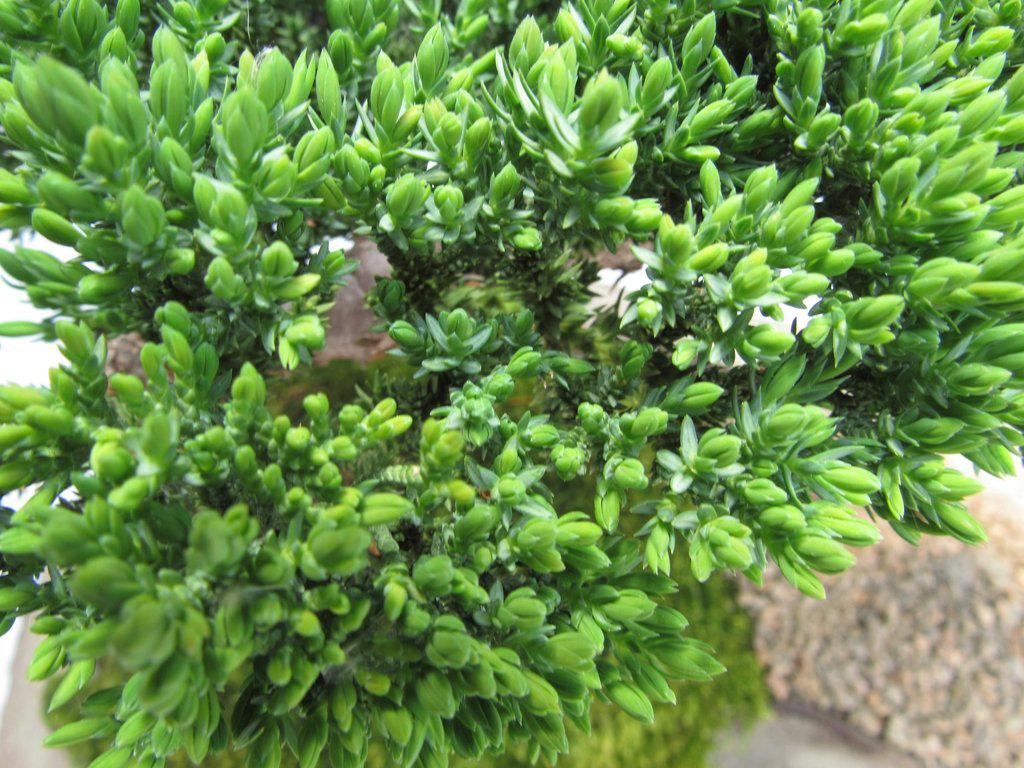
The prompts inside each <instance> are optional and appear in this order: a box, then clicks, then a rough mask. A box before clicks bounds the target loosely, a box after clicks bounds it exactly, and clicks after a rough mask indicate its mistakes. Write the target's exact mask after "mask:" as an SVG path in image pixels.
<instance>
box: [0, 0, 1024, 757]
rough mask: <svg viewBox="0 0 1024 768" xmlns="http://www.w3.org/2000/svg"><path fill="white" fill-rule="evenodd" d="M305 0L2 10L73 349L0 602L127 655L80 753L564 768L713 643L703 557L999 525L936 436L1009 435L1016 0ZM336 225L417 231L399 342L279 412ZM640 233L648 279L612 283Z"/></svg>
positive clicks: (82, 644) (399, 247) (1018, 278)
mask: <svg viewBox="0 0 1024 768" xmlns="http://www.w3.org/2000/svg"><path fill="white" fill-rule="evenodd" d="M258 5H259V4H257V6H258ZM529 10H535V11H537V16H536V17H534V16H530V15H524V13H523V12H524V11H529ZM239 11H240V12H239ZM254 12H256V14H257V18H264V20H268V23H267V24H266V25H265V27H264V29H265V30H266V31H259V29H257V33H258V34H257V38H253V37H252V29H253V27H252V26H251V24H252V20H253V13H254ZM262 12H265V13H266V14H267V15H266V16H263V17H260V15H259V14H260V13H262ZM276 13H289V14H290V13H296V12H295V11H290V10H288V9H287V8H283V7H279V6H277V5H271V4H264V7H263V8H262V10H260V9H259V8H258V7H256V6H251V5H249V6H245V7H244V8H241V9H239V8H238V7H237V6H235V5H234V4H232V3H230V2H227V0H179V1H178V2H174V3H160V4H147V9H146V13H145V14H144V13H143V11H142V8H141V5H140V3H139V2H138V0H118V2H111V3H103V2H99V0H33V2H27V3H22V2H12V1H10V0H0V29H3V32H4V36H3V40H2V45H0V126H2V129H3V132H2V135H0V136H2V140H3V146H4V161H3V163H2V169H0V226H3V227H4V228H6V229H11V230H27V229H31V230H34V231H35V232H36V233H38V234H39V235H40V236H42V237H43V238H45V239H47V240H49V241H50V242H52V243H53V244H54V245H55V246H61V247H64V248H66V249H69V251H70V255H69V256H67V258H65V259H63V260H61V259H58V258H56V257H55V256H52V255H50V254H48V253H46V252H43V251H41V250H35V249H32V248H29V247H26V246H24V245H20V244H19V245H16V246H15V247H14V249H13V250H12V251H9V252H8V251H0V268H2V269H3V271H4V272H5V273H6V275H7V278H8V280H9V281H10V282H11V283H13V284H15V285H17V286H20V287H22V288H24V290H25V293H26V295H27V297H28V298H29V300H30V301H31V302H32V303H33V304H34V305H35V306H36V307H38V308H41V309H42V310H44V318H43V319H42V320H41V321H38V322H27V321H19V322H13V323H7V324H5V325H3V326H2V327H0V332H2V333H3V334H5V335H9V336H36V335H38V336H41V337H43V338H46V339H50V340H57V341H59V343H60V347H61V350H62V353H63V355H64V357H65V360H66V361H65V363H64V364H63V365H62V366H61V367H59V368H56V369H54V370H53V371H52V373H51V377H50V386H49V387H48V388H38V389H37V388H26V387H18V386H7V387H2V388H0V461H2V463H0V493H4V494H7V493H11V492H15V491H22V490H26V489H31V492H30V494H29V495H28V499H27V500H24V499H19V500H18V501H11V502H9V503H10V504H13V505H14V506H13V507H11V508H4V511H3V514H2V516H0V524H2V531H0V553H2V557H3V560H2V561H0V612H2V613H0V628H4V629H6V628H7V627H8V626H9V625H10V623H11V621H12V620H13V618H14V617H16V616H19V615H23V614H28V613H31V612H39V613H40V617H39V618H38V619H37V620H36V622H35V625H34V626H35V629H36V631H38V632H40V633H42V634H44V635H46V639H45V641H44V643H43V644H42V646H41V648H40V651H39V653H38V654H37V656H36V659H35V660H34V662H33V664H32V666H31V670H30V674H31V676H32V677H33V678H36V679H43V678H48V677H50V676H53V675H55V674H56V673H57V672H58V671H60V670H61V669H62V668H64V667H67V669H68V674H67V675H66V676H65V677H64V680H65V681H70V682H66V683H64V682H62V683H61V686H60V687H59V688H58V689H57V690H56V691H55V694H54V695H55V697H56V702H55V704H56V705H68V703H69V702H71V701H73V700H75V694H76V693H77V692H78V690H79V688H81V687H84V686H85V685H86V684H87V683H88V681H89V679H90V677H91V676H92V675H93V674H94V670H95V669H96V668H97V667H98V666H100V665H101V664H110V665H112V667H111V668H116V669H118V670H120V674H121V677H120V678H119V680H118V682H117V683H116V684H115V685H114V686H112V687H110V688H109V689H107V690H104V691H101V692H97V693H96V694H93V695H92V696H90V697H89V699H87V700H86V701H85V702H83V703H82V705H81V717H80V718H79V719H77V720H74V721H71V722H69V723H68V724H67V725H66V726H64V727H62V728H61V729H60V730H58V731H57V732H55V733H54V734H53V736H52V737H51V742H52V743H53V744H55V745H61V746H63V745H67V744H71V743H75V742H79V741H84V740H90V739H106V738H109V737H110V736H111V735H114V734H116V735H115V736H114V740H115V746H114V747H113V748H112V749H111V750H109V751H107V752H106V753H105V754H104V755H102V756H101V757H100V758H98V759H97V761H96V762H95V763H94V768H120V767H121V766H123V765H128V764H132V765H140V766H145V767H146V768H149V767H150V766H154V767H156V766H162V765H163V764H164V761H165V760H166V758H168V757H169V756H172V755H175V754H178V755H180V754H184V755H186V756H187V757H188V758H189V759H191V760H193V761H195V762H200V761H202V760H203V759H205V758H206V757H207V755H212V754H217V753H221V752H224V751H232V750H243V749H244V750H247V755H248V758H247V759H248V761H249V764H250V765H260V766H264V765H269V766H272V768H273V766H276V765H278V764H279V763H280V762H281V760H282V755H283V754H285V753H287V752H291V753H293V755H294V757H295V759H296V760H297V761H298V763H299V764H300V765H301V766H303V768H308V767H309V766H313V765H316V764H318V763H322V762H324V761H326V762H327V763H329V764H331V765H333V766H334V767H335V768H346V767H347V766H359V765H362V764H364V762H365V759H366V755H367V754H368V750H369V745H370V742H371V741H373V742H375V743H377V744H378V745H380V747H381V748H382V749H383V750H384V751H385V752H387V753H388V755H389V757H390V759H391V760H392V761H393V762H395V763H396V764H401V765H407V766H415V765H419V766H425V767H427V766H440V765H446V764H447V763H448V760H449V757H450V756H451V755H453V754H454V755H458V756H461V757H463V758H468V759H472V760H477V759H480V758H481V757H482V756H483V755H484V754H487V753H501V752H503V751H505V750H506V747H507V746H508V745H512V744H517V743H523V744H527V745H529V746H528V747H527V749H528V751H529V754H528V757H530V758H531V759H536V758H539V757H544V758H546V759H549V760H552V761H553V760H554V759H555V758H556V757H557V755H558V754H559V753H563V752H565V751H566V749H567V748H568V746H569V741H568V736H567V730H566V728H567V723H568V724H570V725H575V726H577V727H579V728H581V729H583V730H586V727H587V723H588V722H589V712H590V708H591V705H592V704H593V703H594V702H599V701H600V702H603V701H610V702H613V703H614V704H616V705H617V706H618V707H619V708H620V709H622V710H624V711H625V712H627V713H629V714H631V715H633V716H634V717H636V718H637V719H639V720H641V721H648V720H650V718H651V714H652V709H651V702H652V701H653V702H661V701H666V700H670V699H671V696H672V690H671V687H670V682H669V681H670V680H674V679H686V680H695V679H696V680H704V679H708V678H710V677H711V676H712V675H714V674H717V673H719V672H721V671H722V668H721V665H720V664H719V663H718V662H717V661H716V660H715V659H714V658H713V656H712V655H711V649H710V647H709V646H707V645H706V644H704V643H702V642H700V641H698V640H696V639H694V638H692V637H689V636H686V635H684V634H683V632H682V631H683V629H684V626H685V624H686V621H685V619H684V618H683V615H682V613H680V612H679V611H678V610H676V609H674V608H672V607H670V606H669V605H668V604H667V603H666V600H667V599H668V597H669V595H670V594H671V593H672V592H673V591H674V590H675V588H676V579H677V578H678V573H673V571H678V569H673V567H672V563H673V554H674V553H676V552H679V551H681V550H684V549H685V550H686V551H687V553H688V555H689V563H690V569H691V570H692V572H693V574H694V576H696V578H698V579H700V580H704V579H707V578H710V576H711V575H712V574H713V573H714V572H715V571H719V570H725V571H736V572H740V573H743V574H745V575H746V576H747V577H749V578H752V579H754V580H759V579H760V578H761V577H762V574H763V573H764V571H765V569H766V568H767V567H768V566H769V565H770V564H771V563H773V562H774V563H775V564H777V565H778V567H779V568H780V570H781V572H782V574H783V575H784V576H785V577H786V578H787V579H788V580H790V581H791V582H793V584H795V585H796V586H797V587H798V588H799V589H801V590H802V591H804V592H805V593H807V594H809V595H813V596H816V597H823V596H824V591H823V588H822V585H821V581H820V580H819V578H818V574H821V573H826V574H832V573H838V572H840V571H843V570H845V569H846V568H848V567H849V566H850V565H852V563H853V560H854V558H853V556H852V555H851V554H850V551H849V549H848V547H859V546H867V545H870V544H872V543H873V542H874V541H876V540H877V538H878V535H879V534H878V531H877V529H876V527H875V522H872V521H869V520H868V519H866V518H864V517H862V516H861V515H860V514H859V513H858V512H857V511H856V509H857V508H858V507H865V508H867V509H868V511H869V512H870V514H871V515H872V517H873V518H874V520H875V521H884V522H886V523H888V524H889V525H891V526H892V527H894V528H895V530H897V531H898V532H899V533H900V534H901V535H903V536H904V537H905V538H907V539H909V540H911V541H916V540H917V539H918V538H919V537H920V536H922V535H924V534H945V535H952V536H955V537H957V538H958V539H961V540H963V541H965V542H968V543H972V544H975V543H980V542H981V541H983V539H984V532H983V531H982V530H981V528H980V527H979V526H978V524H977V523H976V522H975V521H974V520H973V518H972V517H971V516H970V515H969V514H968V513H967V511H966V509H965V507H964V505H963V503H962V500H963V499H964V498H965V497H966V496H968V495H970V494H971V493H973V492H975V491H976V490H977V489H978V483H977V482H976V481H974V480H971V479H969V478H967V477H965V476H964V475H962V474H960V473H959V472H957V471H955V470H952V469H948V468H946V467H945V465H944V463H943V458H942V457H943V456H944V455H949V454H962V455H964V456H966V457H967V458H968V459H969V460H971V461H972V462H973V463H974V464H975V465H976V466H977V467H979V468H980V469H983V470H986V471H989V472H992V473H995V474H1006V473H1009V472H1012V471H1013V470H1014V468H1015V464H1016V461H1017V458H1018V456H1019V453H1020V445H1021V442H1022V439H1021V430H1020V426H1021V424H1022V420H1024V410H1022V407H1021V405H1022V403H1024V399H1022V398H1024V393H1022V389H1021V384H1022V376H1024V357H1022V355H1024V342H1022V341H1021V338H1022V335H1021V329H1022V328H1024V323H1022V317H1021V309H1022V307H1024V287H1022V280H1024V272H1022V267H1021V265H1022V264H1024V239H1022V235H1021V231H1020V227H1021V223H1020V222H1021V221H1022V216H1021V213H1022V210H1024V208H1022V203H1021V200H1022V195H1024V193H1022V189H1024V187H1022V186H1021V185H1020V183H1019V174H1020V170H1021V165H1022V163H1021V157H1022V156H1021V154H1020V152H1019V149H1018V146H1019V144H1020V143H1021V138H1022V136H1024V74H1022V70H1021V67H1020V62H1021V58H1022V46H1021V41H1022V37H1021V31H1022V30H1021V7H1020V2H1019V0H1001V1H999V2H995V1H994V2H987V3H986V2H982V3H971V4H966V3H957V2H951V1H939V0H906V1H905V2H904V1H902V0H901V1H898V2H884V3H883V2H873V1H871V0H845V1H844V2H841V3H829V2H821V3H801V2H791V1H787V2H782V0H762V1H760V2H756V1H754V0H751V1H750V2H733V1H732V0H727V1H726V2H714V3H706V2H699V1H698V0H686V1H685V2H669V1H668V0H643V1H637V2H626V1H625V0H579V2H577V3H575V4H565V5H564V6H562V7H553V6H548V5H546V4H542V5H536V6H534V4H533V3H526V4H519V3H516V2H502V3H482V2H476V1H475V0H465V2H460V3H459V4H457V5H455V6H454V7H452V8H447V7H442V6H441V5H440V4H439V3H435V2H428V1H427V0H422V1H416V0H410V2H408V3H406V4H404V5H402V6H399V5H396V4H394V3H383V2H377V1H376V0H331V2H328V3H327V4H326V5H325V7H324V8H323V9H322V12H321V9H315V10H311V11H310V12H309V13H310V15H309V16H308V17H306V16H303V17H302V18H304V19H308V20H309V23H308V25H300V29H301V31H302V33H303V34H302V35H301V36H300V37H301V39H299V40H296V39H293V35H291V33H290V32H289V31H288V30H292V31H294V30H295V25H294V24H292V25H290V26H289V25H287V24H283V23H278V22H274V21H273V19H275V18H277V19H280V16H275V15H274V14H276ZM520 16H522V17H523V18H522V20H521V21H519V17H520ZM318 20H319V22H318ZM318 23H323V24H325V26H324V27H323V28H322V30H321V28H320V27H319V26H318ZM513 24H514V25H515V28H514V30H513V29H512V25H513ZM243 25H244V26H243ZM279 30H280V31H281V33H282V34H284V35H285V37H286V38H287V39H283V40H282V44H283V45H284V46H285V49H286V50H287V52H285V51H283V50H281V49H280V48H272V47H271V48H263V49H262V50H258V51H252V50H247V49H246V46H248V45H252V44H258V45H260V46H262V45H263V44H264V43H265V42H267V41H266V40H263V39H262V37H263V36H264V35H271V31H273V35H275V36H276V34H277V33H278V31H279ZM306 44H309V45H312V46H314V47H312V48H304V49H303V50H299V51H296V50H294V49H295V47H297V46H298V45H306ZM338 233H347V234H350V235H358V236H367V237H370V238H372V239H373V240H375V241H376V242H377V243H378V244H379V246H380V247H381V248H382V249H383V250H384V251H385V253H386V254H387V256H388V257H389V260H390V262H391V264H392V267H393V275H392V277H391V278H390V279H387V280H382V281H380V282H379V283H378V285H377V287H376V289H375V290H374V291H373V293H372V295H371V296H370V298H369V303H370V305H371V306H372V307H373V309H374V311H375V312H376V313H377V314H378V315H379V317H380V318H381V321H382V326H383V327H386V328H387V329H388V331H389V333H390V336H391V338H392V339H393V340H394V341H395V342H396V344H397V345H398V346H397V349H396V350H395V352H396V356H397V357H399V358H401V362H402V365H401V366H399V367H398V368H396V369H391V370H383V369H382V370H381V372H380V375H379V376H378V377H376V378H375V379H374V381H373V385H372V387H370V391H371V393H372V397H371V396H366V397H363V396H358V397H347V398H346V399H347V400H350V401H351V402H348V403H347V404H343V405H341V407H340V408H338V407H337V406H338V405H339V403H338V402H337V401H335V405H334V406H332V404H331V401H330V400H329V399H328V398H327V397H326V396H325V395H323V394H322V393H320V394H309V395H307V396H305V397H304V398H303V401H302V409H301V414H295V417H294V418H293V417H289V416H286V415H280V414H276V413H274V412H272V411H271V410H270V409H268V408H267V406H266V383H265V377H264V375H265V374H266V373H268V372H269V371H270V370H271V369H272V368H273V367H274V366H275V365H277V364H280V365H281V366H283V367H284V368H294V367H296V366H299V365H300V364H303V363H308V362H310V361H311V359H312V356H313V354H314V353H316V352H317V351H318V350H319V349H321V348H322V347H323V345H324V341H325V334H326V330H325V326H324V318H325V317H326V315H327V312H328V310H329V308H330V305H331V302H332V299H333V296H334V294H335V293H336V291H337V289H338V288H339V287H340V286H342V285H343V283H344V278H345V275H346V274H347V273H348V272H350V271H351V270H352V269H353V268H354V267H355V266H356V265H355V264H353V263H351V262H350V261H349V260H348V259H347V258H346V257H345V255H344V254H343V253H342V252H340V251H338V250H337V249H335V248H332V246H331V245H330V242H331V240H330V238H331V236H332V235H335V234H338ZM627 242H632V243H635V244H636V245H634V246H633V251H634V253H635V254H636V257H637V258H638V259H639V261H640V262H641V263H642V264H643V265H644V267H645V269H646V274H647V276H648V277H649V282H648V283H647V284H646V285H644V286H643V287H641V288H639V289H637V290H635V291H634V292H632V293H631V294H629V295H627V296H624V297H621V301H620V302H619V306H617V307H610V308H604V309H594V308H592V307H590V306H589V305H588V304H587V300H588V298H589V292H588V287H587V286H588V284H589V283H590V281H591V279H592V278H593V276H594V274H595V272H596V267H595V261H594V259H593V258H592V254H593V253H594V252H595V251H597V250H599V249H601V248H605V247H607V248H614V247H618V246H619V245H621V244H624V243H627ZM473 281H477V282H480V281H482V282H483V283H485V285H486V290H485V291H484V292H483V298H482V299H479V300H478V299H477V298H476V297H474V294H473V291H472V289H471V288H470V289H468V290H467V287H468V286H471V285H472V284H473ZM496 295H497V296H498V299H497V300H495V298H494V297H495V296H496ZM787 318H789V319H787ZM128 331H133V332H138V333H140V334H141V335H142V336H143V338H144V339H145V340H146V345H145V347H144V348H143V350H142V353H141V365H142V368H143V370H144V372H145V381H143V380H142V379H139V378H135V377H132V376H127V375H123V374H118V375H112V376H108V374H107V373H106V371H105V364H106V338H108V337H114V336H117V335H119V334H122V333H125V332H128ZM399 400H400V401H401V402H399ZM578 478H588V479H591V480H592V481H593V482H594V492H593V500H592V505H591V503H589V502H588V504H587V505H586V509H583V510H577V509H575V508H574V507H573V506H568V505H566V504H565V503H563V501H560V499H562V498H563V497H562V496H561V495H560V494H561V490H562V489H563V488H564V487H568V486H571V484H573V483H575V482H577V481H578ZM15 507H16V508H15ZM236 683H237V684H236Z"/></svg>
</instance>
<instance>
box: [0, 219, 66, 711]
mask: <svg viewBox="0 0 1024 768" xmlns="http://www.w3.org/2000/svg"><path fill="white" fill-rule="evenodd" d="M24 244H25V245H26V246H29V247H33V246H34V247H36V248H39V249H40V250H43V249H45V250H47V251H50V252H51V253H57V249H56V248H55V247H54V246H52V245H51V244H49V243H45V242H33V241H31V240H25V241H24ZM11 247H12V243H11V239H10V236H9V235H8V234H7V233H0V248H6V249H8V250H10V249H11ZM58 255H59V254H58ZM42 316H43V313H42V312H40V311H39V310H37V309H36V308H35V307H33V306H32V305H30V304H28V303H27V302H26V300H25V294H24V293H23V292H22V291H20V290H18V289H16V288H12V287H11V286H10V285H8V284H7V283H4V282H0V322H7V321H8V320H33V319H36V318H39V317H42ZM59 360H60V354H59V353H58V352H57V347H56V345H55V344H48V343H45V342H42V341H39V340H33V339H8V338H2V337H0V383H3V384H7V383H16V384H39V385H46V384H47V382H48V372H49V370H50V368H51V367H53V366H54V365H57V364H58V362H59ZM5 501H6V502H7V504H8V505H12V504H14V503H15V501H14V498H7V499H5ZM23 624H24V622H20V621H19V622H18V623H17V624H15V626H14V629H12V630H11V631H10V632H8V633H7V634H6V635H4V636H3V637H0V717H2V715H3V709H4V704H5V703H6V702H7V696H8V693H9V692H10V687H11V665H12V664H13V662H14V650H15V647H16V645H17V638H18V635H19V634H20V633H21V632H22V631H24V626H23Z"/></svg>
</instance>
